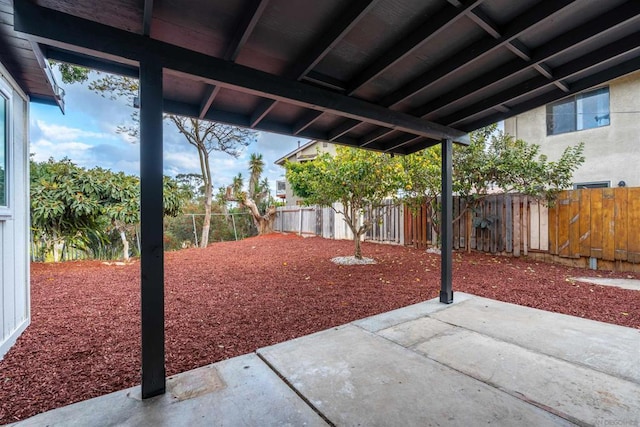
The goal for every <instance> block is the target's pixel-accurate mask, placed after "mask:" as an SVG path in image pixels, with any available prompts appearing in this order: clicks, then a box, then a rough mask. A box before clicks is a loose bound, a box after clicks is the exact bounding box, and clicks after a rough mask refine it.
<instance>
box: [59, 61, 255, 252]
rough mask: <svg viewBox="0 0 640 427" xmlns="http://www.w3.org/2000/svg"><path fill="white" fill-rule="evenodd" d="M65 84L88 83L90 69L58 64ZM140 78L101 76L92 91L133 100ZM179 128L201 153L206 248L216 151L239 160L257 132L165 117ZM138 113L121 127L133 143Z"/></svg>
mask: <svg viewBox="0 0 640 427" xmlns="http://www.w3.org/2000/svg"><path fill="white" fill-rule="evenodd" d="M57 66H58V68H59V70H60V72H61V74H62V81H63V82H64V83H77V82H85V81H87V80H88V79H89V70H88V69H86V68H83V67H78V66H74V65H68V64H63V63H59V64H57ZM138 83H139V82H138V80H137V79H133V78H130V77H125V76H117V75H109V74H107V75H102V77H101V78H99V79H96V80H93V81H91V82H90V83H89V89H91V90H93V91H94V92H96V93H99V94H101V95H102V96H106V95H108V96H109V97H111V98H112V99H116V98H118V97H126V98H129V99H132V100H133V98H134V97H135V96H137V94H138V89H139V84H138ZM165 118H166V119H168V120H169V121H170V122H171V123H173V124H174V125H175V127H176V129H177V130H178V131H179V132H180V133H181V134H182V135H183V136H184V137H185V139H186V140H187V142H188V143H189V144H191V145H193V146H194V147H195V148H196V150H197V151H198V160H199V164H200V171H201V179H202V182H203V190H204V198H203V202H204V211H205V215H204V224H203V226H202V236H201V238H200V247H202V248H206V247H207V244H208V243H209V228H210V225H211V203H212V200H213V180H212V174H211V165H210V157H211V153H212V152H214V151H218V152H223V153H227V154H229V155H231V156H233V157H238V156H239V155H240V153H241V151H242V149H243V148H244V147H246V146H247V145H249V144H250V143H251V142H253V141H254V140H255V138H256V135H257V132H256V131H254V130H251V129H243V128H238V127H235V126H229V125H225V124H222V123H214V122H209V121H205V120H200V119H196V118H186V117H181V116H176V115H171V114H168V115H165ZM137 122H138V111H137V110H132V114H131V122H130V123H127V124H125V125H120V126H118V132H120V133H124V134H127V135H129V136H130V137H131V138H132V139H133V140H135V139H137V137H138V123H137Z"/></svg>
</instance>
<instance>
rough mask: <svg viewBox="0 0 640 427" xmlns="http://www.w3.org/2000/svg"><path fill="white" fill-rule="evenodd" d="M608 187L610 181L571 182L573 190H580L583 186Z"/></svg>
mask: <svg viewBox="0 0 640 427" xmlns="http://www.w3.org/2000/svg"><path fill="white" fill-rule="evenodd" d="M609 187H611V181H594V182H578V183H575V184H573V189H574V190H581V189H583V188H609Z"/></svg>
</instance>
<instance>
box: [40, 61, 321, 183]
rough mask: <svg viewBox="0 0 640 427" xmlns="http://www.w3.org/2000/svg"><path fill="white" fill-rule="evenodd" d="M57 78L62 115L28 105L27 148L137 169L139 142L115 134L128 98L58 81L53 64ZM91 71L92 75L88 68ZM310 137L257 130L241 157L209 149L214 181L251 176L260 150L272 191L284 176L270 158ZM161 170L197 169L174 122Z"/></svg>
mask: <svg viewBox="0 0 640 427" xmlns="http://www.w3.org/2000/svg"><path fill="white" fill-rule="evenodd" d="M54 73H55V74H56V80H57V81H58V84H60V85H61V86H62V87H63V89H64V90H65V96H64V101H65V114H64V115H63V114H62V113H61V111H60V109H59V108H58V107H53V106H50V105H43V104H38V103H32V104H31V117H30V132H31V153H33V158H34V160H36V161H46V160H47V159H49V158H50V157H53V158H54V159H55V160H60V159H62V158H63V157H65V156H66V157H68V158H69V159H71V160H72V161H73V162H74V163H75V164H77V165H78V166H82V167H85V168H93V167H96V166H100V167H102V168H105V169H110V170H112V171H114V172H119V171H122V172H125V173H127V174H133V175H139V174H140V152H139V151H140V146H139V144H138V143H137V142H135V141H132V139H131V138H130V137H129V136H128V135H124V134H119V133H118V132H117V131H116V129H117V127H118V125H123V124H126V123H127V122H130V117H131V112H132V111H133V109H132V107H131V106H130V105H131V104H132V103H131V100H127V99H122V98H121V99H115V100H112V99H110V98H108V97H103V96H101V95H99V94H96V93H94V92H93V91H91V90H89V88H88V83H84V84H79V83H74V84H71V85H67V84H64V83H62V79H61V78H60V75H59V74H58V71H57V68H55V67H54ZM92 75H94V74H93V73H92ZM298 141H300V144H304V143H306V142H307V141H308V140H306V139H300V138H293V137H287V136H283V135H277V134H273V133H267V132H260V133H259V134H258V138H257V141H256V142H254V143H252V144H251V145H249V146H248V147H246V148H245V149H244V151H243V152H242V155H241V156H240V157H239V158H237V159H236V158H234V157H232V156H230V155H228V154H226V153H219V152H213V153H212V154H211V172H212V174H213V186H214V188H217V187H226V186H227V185H230V184H231V181H232V179H233V177H234V176H235V175H237V174H238V173H239V172H240V173H242V175H243V176H244V177H245V178H246V177H248V176H249V172H248V170H247V169H248V161H249V156H250V154H251V153H260V154H262V155H263V158H264V162H265V171H264V173H263V178H265V177H266V178H267V179H268V180H269V184H270V187H271V189H272V193H275V181H276V180H278V179H283V178H284V169H283V168H281V167H280V166H277V165H275V164H274V163H273V162H274V161H276V160H277V159H279V158H281V157H283V156H284V155H285V154H287V153H289V152H290V151H293V150H294V149H296V148H297V146H298ZM163 166H164V173H165V175H169V176H172V177H175V176H176V175H177V174H180V173H198V174H199V173H200V165H199V162H198V154H197V151H196V149H195V148H194V147H193V146H191V145H189V144H188V143H187V141H186V140H185V138H184V136H182V135H180V133H178V131H177V130H176V129H175V127H174V125H173V124H171V123H168V122H165V125H164V165H163Z"/></svg>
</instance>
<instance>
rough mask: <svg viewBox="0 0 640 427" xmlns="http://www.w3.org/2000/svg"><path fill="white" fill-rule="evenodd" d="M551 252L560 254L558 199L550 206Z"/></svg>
mask: <svg viewBox="0 0 640 427" xmlns="http://www.w3.org/2000/svg"><path fill="white" fill-rule="evenodd" d="M548 214H549V216H548V221H549V224H548V225H549V253H550V254H552V255H558V201H557V200H556V202H555V203H554V204H553V205H552V206H551V207H549V208H548Z"/></svg>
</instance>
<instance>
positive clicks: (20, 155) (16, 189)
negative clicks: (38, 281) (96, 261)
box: [0, 4, 62, 359]
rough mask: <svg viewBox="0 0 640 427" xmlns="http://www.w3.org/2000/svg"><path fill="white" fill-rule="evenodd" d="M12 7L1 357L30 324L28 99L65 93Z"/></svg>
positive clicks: (0, 193)
mask: <svg viewBox="0 0 640 427" xmlns="http://www.w3.org/2000/svg"><path fill="white" fill-rule="evenodd" d="M11 11H12V8H11V6H10V4H9V6H6V5H5V7H3V9H2V12H3V13H2V14H0V18H1V19H0V23H2V24H7V23H9V24H11V25H1V26H0V359H1V358H2V357H3V356H4V354H5V353H6V352H7V351H8V350H9V347H11V346H12V345H13V343H14V342H15V340H16V339H17V338H18V336H19V335H20V334H21V333H22V332H23V331H24V330H25V328H26V327H27V326H28V325H29V322H30V318H31V316H30V314H31V313H30V301H29V293H30V285H29V133H28V129H29V101H30V100H33V101H42V102H45V103H52V104H57V105H59V106H60V108H62V95H61V92H60V91H59V89H58V88H57V85H56V84H55V81H54V80H53V77H52V75H51V70H50V69H49V68H48V63H47V62H46V61H45V60H44V57H43V56H42V53H41V52H40V51H39V49H38V48H37V46H35V47H34V46H32V45H31V43H30V42H29V41H27V40H25V39H24V38H22V37H20V36H18V35H17V34H16V33H15V32H13V25H12V24H13V22H8V21H12V20H13V15H12V13H10V12H11Z"/></svg>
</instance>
